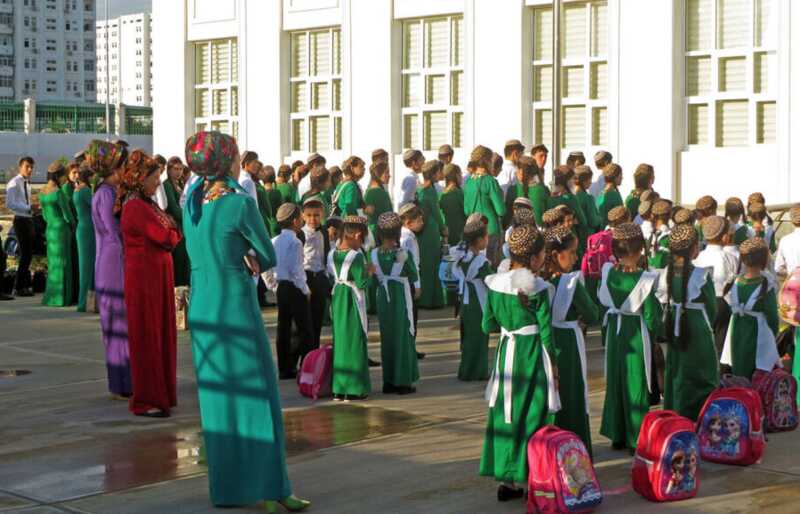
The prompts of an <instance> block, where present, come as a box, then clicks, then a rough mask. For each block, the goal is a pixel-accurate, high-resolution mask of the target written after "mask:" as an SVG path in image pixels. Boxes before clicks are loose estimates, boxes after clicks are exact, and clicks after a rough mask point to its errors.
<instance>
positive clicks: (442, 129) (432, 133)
mask: <svg viewBox="0 0 800 514" xmlns="http://www.w3.org/2000/svg"><path fill="white" fill-rule="evenodd" d="M423 119H424V121H425V128H424V130H425V144H424V145H423V146H424V150H435V149H437V148H439V147H440V146H441V145H443V144H445V143H448V142H449V141H448V137H447V112H446V111H429V112H426V113H425V117H424V118H423Z"/></svg>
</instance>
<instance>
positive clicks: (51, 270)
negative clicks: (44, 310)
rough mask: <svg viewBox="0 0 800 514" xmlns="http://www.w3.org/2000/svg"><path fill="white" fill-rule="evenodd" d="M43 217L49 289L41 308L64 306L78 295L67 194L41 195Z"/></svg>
mask: <svg viewBox="0 0 800 514" xmlns="http://www.w3.org/2000/svg"><path fill="white" fill-rule="evenodd" d="M39 202H40V203H41V205H42V215H43V216H44V220H45V222H47V230H46V231H45V237H46V239H47V287H46V289H45V291H44V296H43V297H42V305H49V306H51V307H64V306H67V305H71V304H72V300H73V296H74V294H75V286H76V284H75V283H74V276H73V271H72V240H73V236H72V234H73V230H74V227H75V218H74V217H73V216H72V206H71V205H70V200H69V199H68V198H67V195H66V194H64V192H63V191H62V190H61V189H55V190H54V191H52V192H50V193H47V194H41V193H40V194H39Z"/></svg>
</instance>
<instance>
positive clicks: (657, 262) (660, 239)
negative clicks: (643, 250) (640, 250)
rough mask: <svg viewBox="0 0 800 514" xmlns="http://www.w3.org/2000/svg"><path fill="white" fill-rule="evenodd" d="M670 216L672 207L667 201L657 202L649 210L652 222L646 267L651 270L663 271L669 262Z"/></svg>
mask: <svg viewBox="0 0 800 514" xmlns="http://www.w3.org/2000/svg"><path fill="white" fill-rule="evenodd" d="M671 214H672V205H671V204H670V203H669V202H668V201H667V200H658V201H656V202H655V203H654V204H653V208H652V209H651V210H650V216H651V217H652V220H653V233H652V234H651V235H650V244H649V247H650V250H649V254H650V255H649V257H648V259H647V261H648V266H649V267H650V268H652V269H664V268H666V267H667V264H669V261H670V252H669V234H670V232H671V231H672V229H671V228H670V226H669V218H670V215H671Z"/></svg>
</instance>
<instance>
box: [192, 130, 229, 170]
mask: <svg viewBox="0 0 800 514" xmlns="http://www.w3.org/2000/svg"><path fill="white" fill-rule="evenodd" d="M238 156H239V148H238V147H237V146H236V140H235V139H234V138H232V137H231V136H229V135H227V134H223V133H221V132H215V131H212V132H198V133H197V134H195V135H193V136H191V137H190V138H189V139H188V140H187V141H186V164H187V165H188V166H189V169H190V170H192V171H193V172H194V173H195V174H197V175H200V176H203V177H207V176H216V177H219V176H223V175H227V174H228V173H230V172H231V166H233V163H234V161H235V160H236V158H237V157H238Z"/></svg>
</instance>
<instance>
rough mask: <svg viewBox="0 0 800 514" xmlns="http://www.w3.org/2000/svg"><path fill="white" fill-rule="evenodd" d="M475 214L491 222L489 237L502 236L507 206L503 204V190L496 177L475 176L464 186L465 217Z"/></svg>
mask: <svg viewBox="0 0 800 514" xmlns="http://www.w3.org/2000/svg"><path fill="white" fill-rule="evenodd" d="M473 212H477V213H480V214H482V215H484V216H486V218H487V219H488V220H489V223H488V226H487V228H488V230H487V231H488V233H489V236H499V235H501V232H502V226H501V222H502V220H503V216H505V214H506V205H505V203H504V202H503V190H502V189H500V186H499V185H498V184H497V179H495V178H494V177H492V176H490V175H473V176H472V177H470V179H469V180H467V182H466V183H465V184H464V215H465V216H469V215H470V214H472V213H473Z"/></svg>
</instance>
